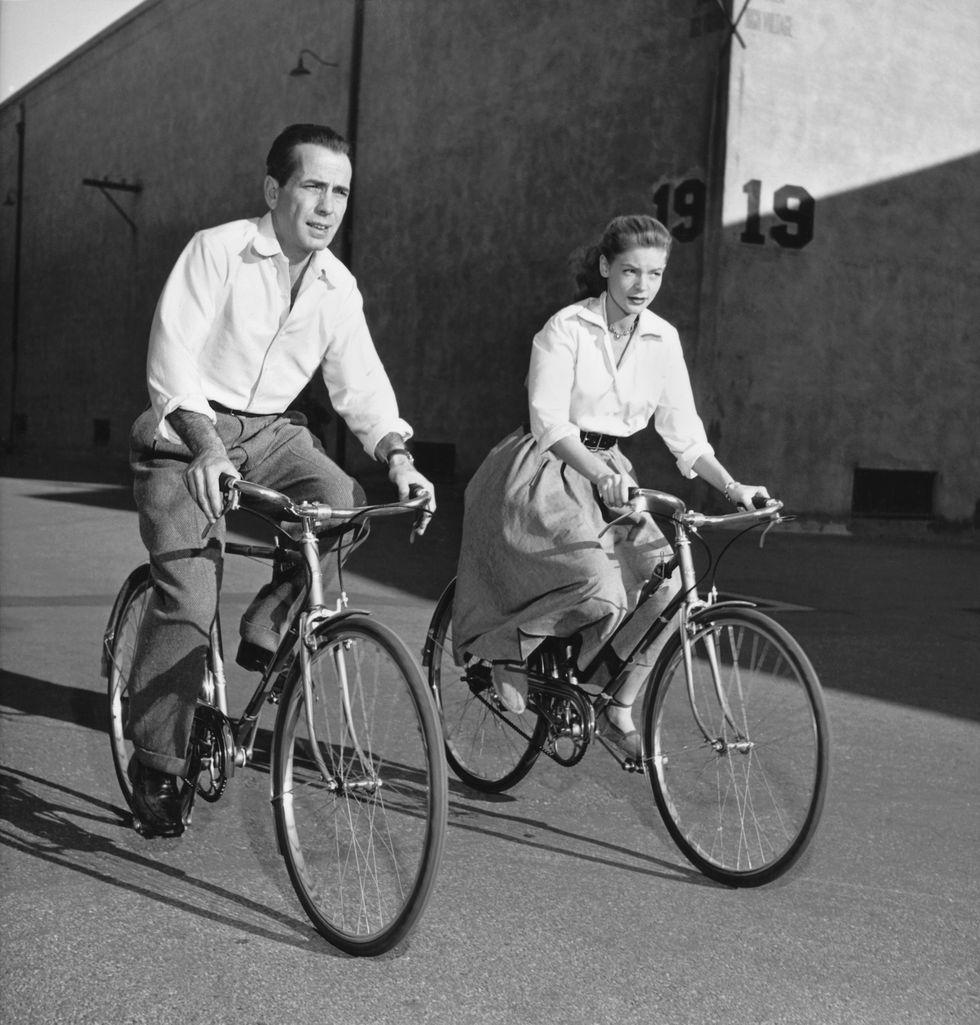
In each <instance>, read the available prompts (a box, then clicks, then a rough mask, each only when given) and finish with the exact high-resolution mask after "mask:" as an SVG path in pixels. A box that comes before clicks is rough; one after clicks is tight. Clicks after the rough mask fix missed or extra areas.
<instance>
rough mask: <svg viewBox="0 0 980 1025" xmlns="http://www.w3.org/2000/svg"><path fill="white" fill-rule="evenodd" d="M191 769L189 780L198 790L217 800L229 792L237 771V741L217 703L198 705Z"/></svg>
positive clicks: (209, 799)
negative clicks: (230, 778) (227, 787)
mask: <svg viewBox="0 0 980 1025" xmlns="http://www.w3.org/2000/svg"><path fill="white" fill-rule="evenodd" d="M190 751H191V756H190V770H189V772H188V774H187V779H188V780H189V781H190V782H192V783H193V784H194V787H195V789H196V791H197V793H198V794H199V795H200V796H201V797H202V798H203V799H204V800H205V801H210V802H212V803H213V802H214V801H217V800H218V798H220V797H221V795H222V794H223V793H224V792H225V787H226V786H227V785H228V778H229V777H230V776H231V775H232V774H233V773H234V771H235V740H234V737H233V736H232V732H231V725H230V724H229V722H228V719H227V717H226V716H224V715H222V714H221V712H219V711H218V709H217V708H215V707H214V706H213V705H198V706H197V708H196V709H195V711H194V725H193V727H192V728H191V743H190Z"/></svg>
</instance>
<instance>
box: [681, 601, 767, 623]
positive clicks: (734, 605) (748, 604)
mask: <svg viewBox="0 0 980 1025" xmlns="http://www.w3.org/2000/svg"><path fill="white" fill-rule="evenodd" d="M758 607H759V606H758V605H757V604H756V603H755V602H754V601H744V600H743V599H740V598H729V599H726V600H725V601H716V602H715V603H714V605H706V606H705V607H704V608H703V609H698V611H697V612H695V613H694V615H693V616H691V618H690V622H692V623H696V622H697V621H698V620H699V619H700V618H701V617H702V616H704V615H705V613H708V612H714V611H716V610H717V609H757V608H758Z"/></svg>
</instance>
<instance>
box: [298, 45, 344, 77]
mask: <svg viewBox="0 0 980 1025" xmlns="http://www.w3.org/2000/svg"><path fill="white" fill-rule="evenodd" d="M304 53H305V54H308V55H309V56H310V57H312V58H313V59H314V60H315V61H319V62H320V63H321V64H322V65H323V66H324V67H325V68H337V67H340V65H339V64H338V63H337V62H336V61H325V60H324V59H323V58H322V57H320V56H318V55H317V54H315V53H314V52H313V51H312V50H307V49H303V50H300V51H299V58H298V59H297V61H296V67H295V68H293V69H292V71H290V72H289V74H290V75H292V77H293V78H299V77H300V76H301V75H309V74H312V72H311V71H310V69H309V68H308V67H307V66H306V65H305V64H304V63H303V54H304Z"/></svg>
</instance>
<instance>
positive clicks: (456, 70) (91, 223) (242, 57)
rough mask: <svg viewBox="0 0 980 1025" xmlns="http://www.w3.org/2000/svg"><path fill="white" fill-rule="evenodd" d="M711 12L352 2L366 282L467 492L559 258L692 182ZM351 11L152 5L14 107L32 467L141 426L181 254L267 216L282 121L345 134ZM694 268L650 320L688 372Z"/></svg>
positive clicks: (423, 0) (629, 6)
mask: <svg viewBox="0 0 980 1025" xmlns="http://www.w3.org/2000/svg"><path fill="white" fill-rule="evenodd" d="M703 7H704V4H703V2H692V3H688V2H684V3H671V2H667V0H662V2H658V3H651V2H649V0H628V2H624V3H621V4H617V5H614V6H610V7H609V8H608V9H607V8H605V7H603V8H602V10H601V11H597V9H596V5H595V4H594V3H592V2H591V0H564V2H562V3H550V2H548V3H545V2H540V3H527V2H524V0H468V2H467V3H466V4H459V3H457V2H455V0H383V2H382V0H367V2H366V3H365V5H364V12H365V18H364V35H363V67H362V76H361V83H362V84H361V93H360V108H359V109H360V116H359V118H358V124H357V147H356V153H355V185H354V208H353V231H352V238H353V250H352V261H353V267H354V270H355V272H356V273H357V275H358V277H359V279H360V281H361V283H362V288H363V290H364V292H365V295H366V299H367V311H368V317H369V320H370V322H371V324H372V328H373V330H374V332H375V336H376V339H377V343H378V346H379V349H380V350H381V352H382V355H383V357H384V359H385V361H386V363H387V365H388V367H389V371H390V373H391V376H392V378H393V379H394V381H395V384H396V388H397V390H398V393H399V396H400V399H401V402H402V405H403V407H404V411H405V414H406V415H407V416H408V417H409V418H410V419H411V420H412V422H413V423H414V424H415V426H416V429H417V435H418V438H419V439H420V440H423V441H429V442H433V443H436V444H438V445H443V446H452V449H453V450H454V451H455V461H456V467H457V471H458V474H459V475H461V476H465V475H466V474H467V473H468V472H470V471H471V470H472V469H473V468H474V467H475V466H476V464H477V463H478V462H479V460H480V459H481V458H482V457H483V455H484V454H485V453H486V451H487V450H488V449H489V448H490V447H491V446H492V445H493V444H494V443H495V442H496V440H497V439H498V438H499V437H500V436H501V435H502V434H503V433H505V432H506V431H508V430H510V429H511V428H512V426H513V425H515V424H516V423H518V422H520V421H521V420H522V419H523V418H524V416H525V414H526V405H525V399H524V392H523V384H522V382H523V377H524V373H525V370H526V364H527V358H528V353H529V345H530V338H531V336H532V334H533V332H534V331H535V330H537V328H538V327H539V326H540V325H541V323H542V322H543V321H544V319H545V318H546V317H547V316H548V315H549V313H550V312H552V311H553V310H554V309H555V308H557V307H558V306H560V305H561V304H563V303H564V302H566V301H568V299H569V298H570V295H571V276H570V274H569V272H568V268H567V261H568V257H569V254H570V252H571V250H572V249H573V248H575V247H576V246H579V245H581V244H584V243H586V242H589V241H591V240H592V239H593V238H594V236H596V235H597V234H598V232H599V231H600V230H601V228H602V226H603V224H604V223H605V221H606V220H607V219H608V218H609V217H610V216H612V215H613V214H615V213H618V212H623V211H627V210H637V209H647V210H649V209H652V207H653V203H652V199H651V197H652V192H653V191H654V189H655V186H656V183H657V182H658V180H660V179H662V178H665V177H669V176H671V175H682V176H683V175H687V174H690V173H700V174H702V175H703V173H704V155H705V153H706V150H707V141H708V140H707V136H708V128H709V116H710V103H711V97H712V95H713V90H714V88H715V78H716V70H717V67H718V45H719V40H720V38H721V37H720V36H719V35H718V34H717V33H714V34H711V33H708V34H702V33H701V32H700V31H699V32H698V33H697V34H696V35H692V32H691V28H690V23H691V17H690V14H691V10H692V9H695V10H696V9H699V8H703ZM354 11H355V7H354V4H353V3H352V2H351V0H336V2H332V3H326V4H324V3H322V2H319V0H292V2H290V3H289V4H269V3H266V2H264V0H209V2H208V3H206V4H205V3H199V2H198V3H195V2H191V0H151V2H148V3H146V4H144V5H143V6H142V7H141V8H139V9H138V10H137V12H136V14H135V16H131V17H130V18H128V19H126V20H124V21H123V22H122V23H120V24H117V25H116V26H114V27H113V28H112V29H110V30H108V31H107V32H106V33H104V34H103V36H102V37H101V38H100V39H98V40H97V41H96V42H95V43H94V44H93V45H91V46H89V47H87V48H85V49H84V50H83V51H82V52H80V53H79V54H76V55H75V56H74V57H73V58H72V59H70V60H67V61H66V62H64V63H63V65H62V66H61V67H59V68H57V69H56V70H55V71H54V72H53V73H52V74H50V75H48V76H46V77H45V78H43V79H42V80H40V81H39V82H37V83H35V84H34V85H33V86H31V87H29V88H28V89H27V90H26V91H25V92H24V93H23V94H22V95H21V96H19V97H15V98H13V101H12V102H8V103H7V104H5V105H4V106H3V107H2V108H0V137H2V138H3V139H4V156H3V163H2V166H0V169H2V173H3V180H2V181H0V186H2V188H3V190H6V189H9V188H12V187H13V186H14V175H13V169H12V167H11V163H10V159H9V152H10V151H11V150H12V149H13V139H14V123H15V122H16V120H17V119H18V117H19V112H20V108H21V105H23V109H24V113H25V121H26V173H25V191H24V197H23V216H24V225H25V234H24V242H23V247H22V257H21V270H22V288H21V299H20V311H21V317H20V330H19V337H18V350H19V355H20V361H19V370H18V374H17V381H16V390H17V398H16V402H17V412H18V413H19V414H20V418H21V419H20V429H21V431H20V433H19V435H18V436H17V437H15V439H14V441H15V442H16V444H17V446H18V447H19V448H20V449H21V450H32V449H34V450H37V451H39V452H43V451H46V450H50V449H52V448H57V449H60V450H62V451H66V450H70V451H77V452H79V453H80V454H85V453H87V454H88V455H90V456H94V457H95V458H96V459H103V458H104V459H107V460H112V459H115V460H117V461H118V460H120V459H121V458H122V457H123V455H124V452H125V435H126V428H127V425H128V423H129V422H130V420H131V419H132V417H133V416H134V414H135V413H136V412H138V410H139V409H140V408H141V406H142V404H143V402H144V401H145V399H144V395H145V390H144V385H143V381H142V372H143V371H142V368H143V359H144V352H145V343H146V330H147V327H148V324H149V320H150V317H151V314H152V309H153V305H154V303H155V301H156V297H157V295H158V293H159V289H160V287H161V285H162V284H163V281H164V278H165V276H166V274H167V271H168V270H169V267H170V265H171V264H172V261H173V259H174V257H175V256H176V254H177V252H178V251H179V249H180V248H181V246H182V245H183V244H184V242H185V241H186V240H187V238H188V237H189V235H190V234H191V233H192V232H193V231H194V230H195V229H196V228H198V227H200V226H204V225H208V224H214V223H220V222H221V221H223V220H227V219H230V218H233V217H237V216H245V215H250V214H253V213H257V212H261V210H262V203H261V194H260V184H261V174H262V160H263V158H264V155H265V150H266V148H267V146H268V143H269V141H270V140H271V138H272V136H273V134H274V133H275V131H276V130H278V128H279V127H281V126H282V125H283V124H285V123H288V122H290V121H299V120H319V121H326V122H328V123H332V124H334V125H336V126H337V127H339V128H341V129H342V130H343V129H345V128H346V123H347V116H348V103H349V95H350V93H349V85H350V81H351V44H352V24H353V18H354ZM311 26H314V28H313V31H311ZM715 27H716V28H717V26H715ZM303 46H308V47H310V48H312V49H313V50H314V51H315V52H317V53H318V54H319V55H320V56H321V57H323V58H324V59H326V60H331V61H336V62H337V63H338V65H339V67H337V68H324V67H322V66H320V65H318V64H317V63H316V62H314V61H312V60H310V59H308V60H307V64H308V66H310V67H311V69H312V71H313V74H311V75H310V76H307V77H305V78H298V79H297V78H291V77H289V76H288V75H287V74H286V72H287V71H288V69H289V68H290V67H292V65H293V64H294V63H295V60H296V56H297V54H298V52H299V50H300V48H301V47H303ZM83 177H91V178H100V179H101V178H109V179H113V180H117V181H122V180H125V181H126V182H128V183H133V182H138V183H139V184H140V186H141V188H142V191H141V192H140V193H139V194H138V195H132V194H129V193H125V192H114V193H112V194H111V195H112V196H113V198H115V199H116V200H117V201H118V202H119V204H120V205H121V206H122V207H123V209H124V210H125V212H126V213H127V215H128V216H129V217H131V219H132V220H133V222H134V224H135V229H134V230H131V229H130V227H129V225H128V224H127V223H126V220H125V219H124V218H123V217H122V216H121V215H120V213H118V212H117V211H116V210H115V209H114V208H113V207H112V206H111V205H110V203H109V202H108V201H107V199H106V198H105V197H104V196H103V195H101V194H100V193H99V192H98V191H97V190H96V189H92V188H85V187H83V186H82V184H81V180H82V178H83ZM4 214H5V215H7V214H9V211H4ZM4 234H5V239H6V238H7V234H6V230H5V233H4ZM5 245H6V243H5ZM700 260H701V254H700V246H699V245H698V244H694V245H692V246H689V247H679V251H678V254H677V256H676V257H675V259H674V261H673V264H672V267H671V276H672V279H671V287H670V288H669V289H668V290H665V293H664V298H663V302H662V304H661V307H660V308H661V310H662V312H664V313H665V314H666V315H667V316H669V317H671V318H672V319H674V320H676V322H677V323H678V324H679V326H680V327H681V329H682V331H683V332H684V334H685V338H686V339H687V341H688V343H689V345H690V350H691V353H692V356H693V355H694V353H695V351H696V342H697V326H698V325H697V310H698V302H697V293H698V287H699V284H698V283H699V280H700ZM9 266H10V265H9V263H8V262H7V261H6V260H5V263H4V268H3V270H2V271H0V296H2V300H3V303H4V311H3V317H2V320H3V326H2V328H0V331H2V332H3V334H2V339H3V349H4V352H5V353H9V349H10V344H9V324H10V318H9V315H8V313H9V303H10V271H9ZM52 282H57V288H56V289H55V290H54V294H52V289H51V284H52ZM52 299H55V301H52ZM3 401H4V402H5V403H9V399H8V397H7V396H6V395H5V396H4V399H3ZM8 419H9V408H8V409H5V410H0V422H2V423H4V424H6V423H7V421H8ZM95 421H100V422H101V423H102V431H103V437H102V441H103V442H105V441H107V444H106V445H105V446H104V447H102V448H99V447H94V446H93V433H94V431H95V427H94V423H95ZM106 421H108V423H109V435H108V439H106V438H105V435H104V431H105V425H106ZM4 433H6V431H4ZM649 442H650V444H649V445H648V446H644V447H646V448H648V449H649V451H650V452H651V453H652V454H651V455H650V456H649V459H652V460H656V459H661V456H660V452H661V451H662V446H661V445H660V443H659V441H658V439H656V437H655V436H652V435H651V438H650V439H649ZM447 450H448V449H447ZM640 451H641V455H640V460H641V463H642V458H643V456H642V447H641V449H640ZM348 456H349V458H350V459H351V460H352V461H353V462H354V463H356V462H357V459H358V453H357V452H356V451H354V450H353V447H351V446H348ZM661 461H662V459H661Z"/></svg>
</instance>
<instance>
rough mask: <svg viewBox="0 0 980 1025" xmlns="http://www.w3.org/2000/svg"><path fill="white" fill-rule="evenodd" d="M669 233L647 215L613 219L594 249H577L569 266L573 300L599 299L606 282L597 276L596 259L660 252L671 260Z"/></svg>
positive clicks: (671, 241) (625, 215)
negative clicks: (630, 251)
mask: <svg viewBox="0 0 980 1025" xmlns="http://www.w3.org/2000/svg"><path fill="white" fill-rule="evenodd" d="M673 241H674V240H673V238H672V236H671V234H670V232H669V231H668V230H667V229H666V228H665V227H664V226H663V225H662V224H661V223H660V221H658V220H657V219H656V218H655V217H650V216H649V215H648V214H622V215H621V216H619V217H614V218H613V219H612V220H611V221H610V222H609V223H608V224H607V225H606V230H605V231H604V232H603V233H602V238H600V239H599V241H598V242H596V243H595V244H594V245H591V246H587V247H584V248H581V249H577V250H576V251H575V252H574V253H573V254H572V256H571V260H570V263H571V265H572V272H573V274H574V276H575V288H576V296H575V298H576V299H586V298H588V297H589V296H595V295H602V293H603V292H604V291H605V290H606V279H605V278H604V277H603V276H602V275H601V274H600V273H599V257H600V256H604V257H605V258H606V259H607V260H608V261H609V262H610V263H612V262H613V260H614V259H615V258H616V257H617V256H619V254H620V253H625V252H626V251H627V250H628V249H641V248H643V249H662V250H663V251H664V252H665V253H666V254H667V256H668V257H669V256H670V247H671V245H672V244H673Z"/></svg>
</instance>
